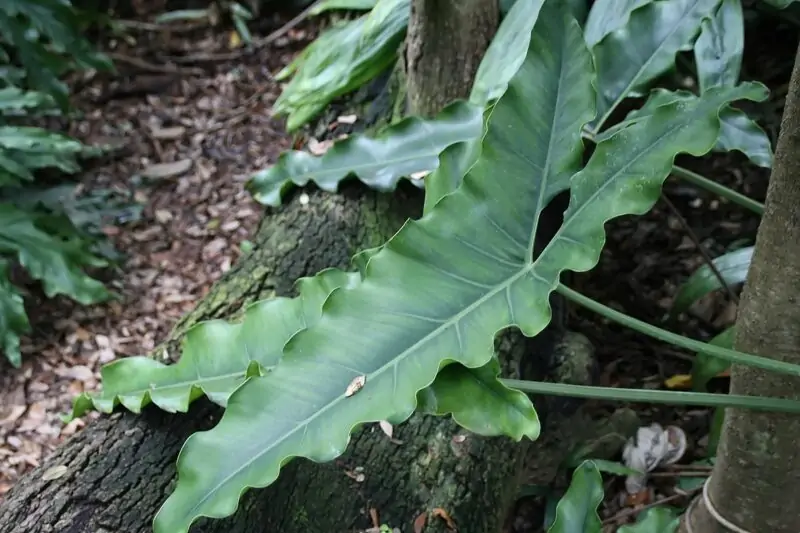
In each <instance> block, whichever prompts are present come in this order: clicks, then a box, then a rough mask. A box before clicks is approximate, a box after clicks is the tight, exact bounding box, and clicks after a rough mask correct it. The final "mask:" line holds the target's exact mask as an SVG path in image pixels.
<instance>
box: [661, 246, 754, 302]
mask: <svg viewBox="0 0 800 533" xmlns="http://www.w3.org/2000/svg"><path fill="white" fill-rule="evenodd" d="M752 259H753V246H748V247H745V248H740V249H738V250H734V251H732V252H728V253H726V254H723V255H721V256H719V257H717V258H715V259H713V260H712V261H711V262H712V263H713V264H714V266H715V267H716V269H717V271H718V272H719V274H720V275H721V276H722V280H723V281H724V282H725V284H726V285H727V286H729V287H733V286H736V285H738V284H740V283H744V282H745V280H746V279H747V272H748V271H749V270H750V262H751V261H752ZM722 288H723V285H722V284H721V283H720V279H719V277H717V275H716V274H715V273H714V271H713V270H712V269H711V267H710V266H709V265H707V264H704V265H702V266H701V267H700V268H698V269H697V270H695V271H694V272H693V273H692V275H691V276H689V279H688V280H686V282H685V283H684V284H683V285H681V287H680V289H679V290H678V294H677V295H676V296H675V300H674V301H673V302H672V308H671V310H670V312H671V314H672V315H673V316H675V315H679V314H680V313H685V312H686V311H687V310H688V309H689V308H690V307H691V306H692V305H694V303H695V302H697V301H698V300H700V299H701V298H703V297H704V296H706V295H708V294H710V293H712V292H714V291H716V290H719V289H722Z"/></svg>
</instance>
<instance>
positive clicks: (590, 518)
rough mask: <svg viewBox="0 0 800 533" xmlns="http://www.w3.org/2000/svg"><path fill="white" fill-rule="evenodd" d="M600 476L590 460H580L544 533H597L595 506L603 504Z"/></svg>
mask: <svg viewBox="0 0 800 533" xmlns="http://www.w3.org/2000/svg"><path fill="white" fill-rule="evenodd" d="M603 496H604V493H603V477H602V476H601V475H600V471H599V470H598V469H597V466H596V465H595V464H594V461H584V462H583V463H581V465H580V466H578V468H576V469H575V471H574V472H573V473H572V481H571V482H570V484H569V488H568V489H567V492H566V493H565V494H564V496H562V497H561V499H560V500H559V501H558V505H557V506H556V513H555V514H556V516H555V520H554V521H553V524H552V525H551V526H550V527H549V528H547V533H600V532H601V528H602V522H600V517H599V516H598V515H597V507H598V506H599V505H600V503H601V502H602V501H603Z"/></svg>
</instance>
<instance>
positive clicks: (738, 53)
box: [694, 0, 744, 93]
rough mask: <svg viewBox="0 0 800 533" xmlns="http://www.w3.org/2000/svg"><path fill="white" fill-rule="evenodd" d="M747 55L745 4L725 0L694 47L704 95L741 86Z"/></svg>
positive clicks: (706, 23) (738, 0) (734, 0)
mask: <svg viewBox="0 0 800 533" xmlns="http://www.w3.org/2000/svg"><path fill="white" fill-rule="evenodd" d="M743 53H744V13H743V12H742V3H741V0H722V3H721V4H720V6H719V9H717V11H716V13H714V15H713V16H712V17H709V18H707V19H706V20H704V21H703V23H702V30H701V31H700V36H699V37H698V38H697V41H696V42H695V43H694V57H695V61H696V63H697V82H698V84H699V85H700V92H701V93H702V92H704V91H705V90H706V89H709V88H711V87H717V86H723V87H733V86H734V85H736V84H737V83H739V73H740V72H741V70H742V54H743Z"/></svg>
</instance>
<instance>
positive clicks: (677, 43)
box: [592, 0, 720, 133]
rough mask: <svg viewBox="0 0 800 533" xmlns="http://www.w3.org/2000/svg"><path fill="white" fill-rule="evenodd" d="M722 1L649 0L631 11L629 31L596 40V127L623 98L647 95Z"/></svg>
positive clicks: (598, 127)
mask: <svg viewBox="0 0 800 533" xmlns="http://www.w3.org/2000/svg"><path fill="white" fill-rule="evenodd" d="M719 1H720V0H664V1H659V2H652V3H649V4H645V5H644V6H642V7H640V8H638V9H636V10H635V11H633V12H632V13H631V14H630V17H629V18H628V22H627V24H625V26H624V27H623V28H624V30H625V31H615V32H612V33H610V34H608V35H607V36H606V37H605V38H604V39H602V40H601V41H600V42H599V43H597V45H596V46H594V48H593V49H592V51H593V52H594V56H595V64H596V65H597V89H598V99H597V119H596V120H595V121H594V123H593V124H592V129H593V132H594V133H597V132H598V131H599V130H600V129H601V128H602V126H603V124H604V123H605V122H606V120H607V119H608V117H609V116H610V114H611V112H612V111H613V110H614V109H615V108H616V107H617V106H618V105H619V104H620V102H622V100H624V99H625V98H628V97H632V96H642V95H644V94H645V91H646V90H647V88H648V84H650V83H651V82H652V81H653V80H655V79H656V78H657V77H658V76H660V75H661V74H663V73H664V72H666V71H667V70H668V69H670V68H671V67H672V66H673V65H674V63H675V56H676V54H677V53H678V52H679V51H681V50H683V49H685V48H686V47H687V46H688V45H691V44H692V43H693V41H694V39H695V37H697V34H698V33H699V32H700V23H701V21H702V20H703V19H704V18H706V17H708V16H709V15H711V14H712V13H713V12H714V10H715V9H716V7H717V5H718V4H719ZM623 28H620V29H623Z"/></svg>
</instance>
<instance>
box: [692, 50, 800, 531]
mask: <svg viewBox="0 0 800 533" xmlns="http://www.w3.org/2000/svg"><path fill="white" fill-rule="evenodd" d="M798 175H800V50H798V55H797V57H796V58H795V65H794V71H793V72H792V77H791V81H790V84H789V91H788V93H787V95H786V107H785V111H784V115H783V121H782V124H781V131H780V135H779V137H778V145H777V149H776V151H775V163H774V166H773V169H772V175H771V176H770V181H769V187H768V189H767V199H766V204H765V211H764V217H763V219H762V221H761V225H760V226H759V228H758V235H757V238H756V247H755V251H754V253H753V260H752V263H751V265H750V271H749V273H748V277H747V282H746V284H745V288H744V293H743V296H742V303H741V308H740V309H739V316H738V317H737V320H736V340H735V347H736V349H737V350H740V351H744V352H749V353H755V354H758V355H762V356H766V357H773V358H776V359H778V360H780V361H786V362H791V363H795V364H800V307H798V299H800V218H799V217H798V206H800V181H798ZM731 394H746V395H758V396H774V397H779V398H790V399H794V400H798V399H800V379H798V378H796V377H789V376H784V375H780V374H775V373H770V372H765V371H763V370H758V369H755V368H750V367H746V366H741V365H733V368H732V370H731ZM798 442H800V417H798V416H797V415H788V414H777V413H775V414H772V413H762V412H756V411H749V410H740V409H727V410H726V413H725V423H724V426H723V431H722V436H721V439H720V444H719V448H718V454H717V463H716V465H715V467H714V471H713V475H712V477H711V480H710V482H709V486H708V489H709V491H708V492H709V500H710V502H711V505H712V506H713V507H714V508H715V509H716V511H717V514H719V515H721V516H722V517H723V518H724V519H725V520H727V521H728V522H730V523H732V524H734V525H735V526H737V527H738V528H740V530H745V531H752V532H754V533H756V532H758V533H760V532H762V531H763V532H770V533H796V532H797V531H798V528H800V510H798V507H797V490H798V488H799V487H800V455H798V454H797V443H798ZM712 514H713V513H711V512H709V510H708V507H707V505H706V502H705V501H704V500H703V499H702V498H701V499H700V500H699V501H698V505H697V506H696V507H695V510H694V512H692V513H689V516H688V517H687V520H689V521H691V524H692V530H693V531H694V532H696V533H722V532H725V533H727V532H729V531H731V529H729V528H728V527H725V526H723V525H721V524H719V522H718V520H717V519H716V518H714V517H712V516H711V515H712ZM683 527H686V525H685V524H684V526H683ZM687 530H688V528H687ZM734 531H735V529H734Z"/></svg>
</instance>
